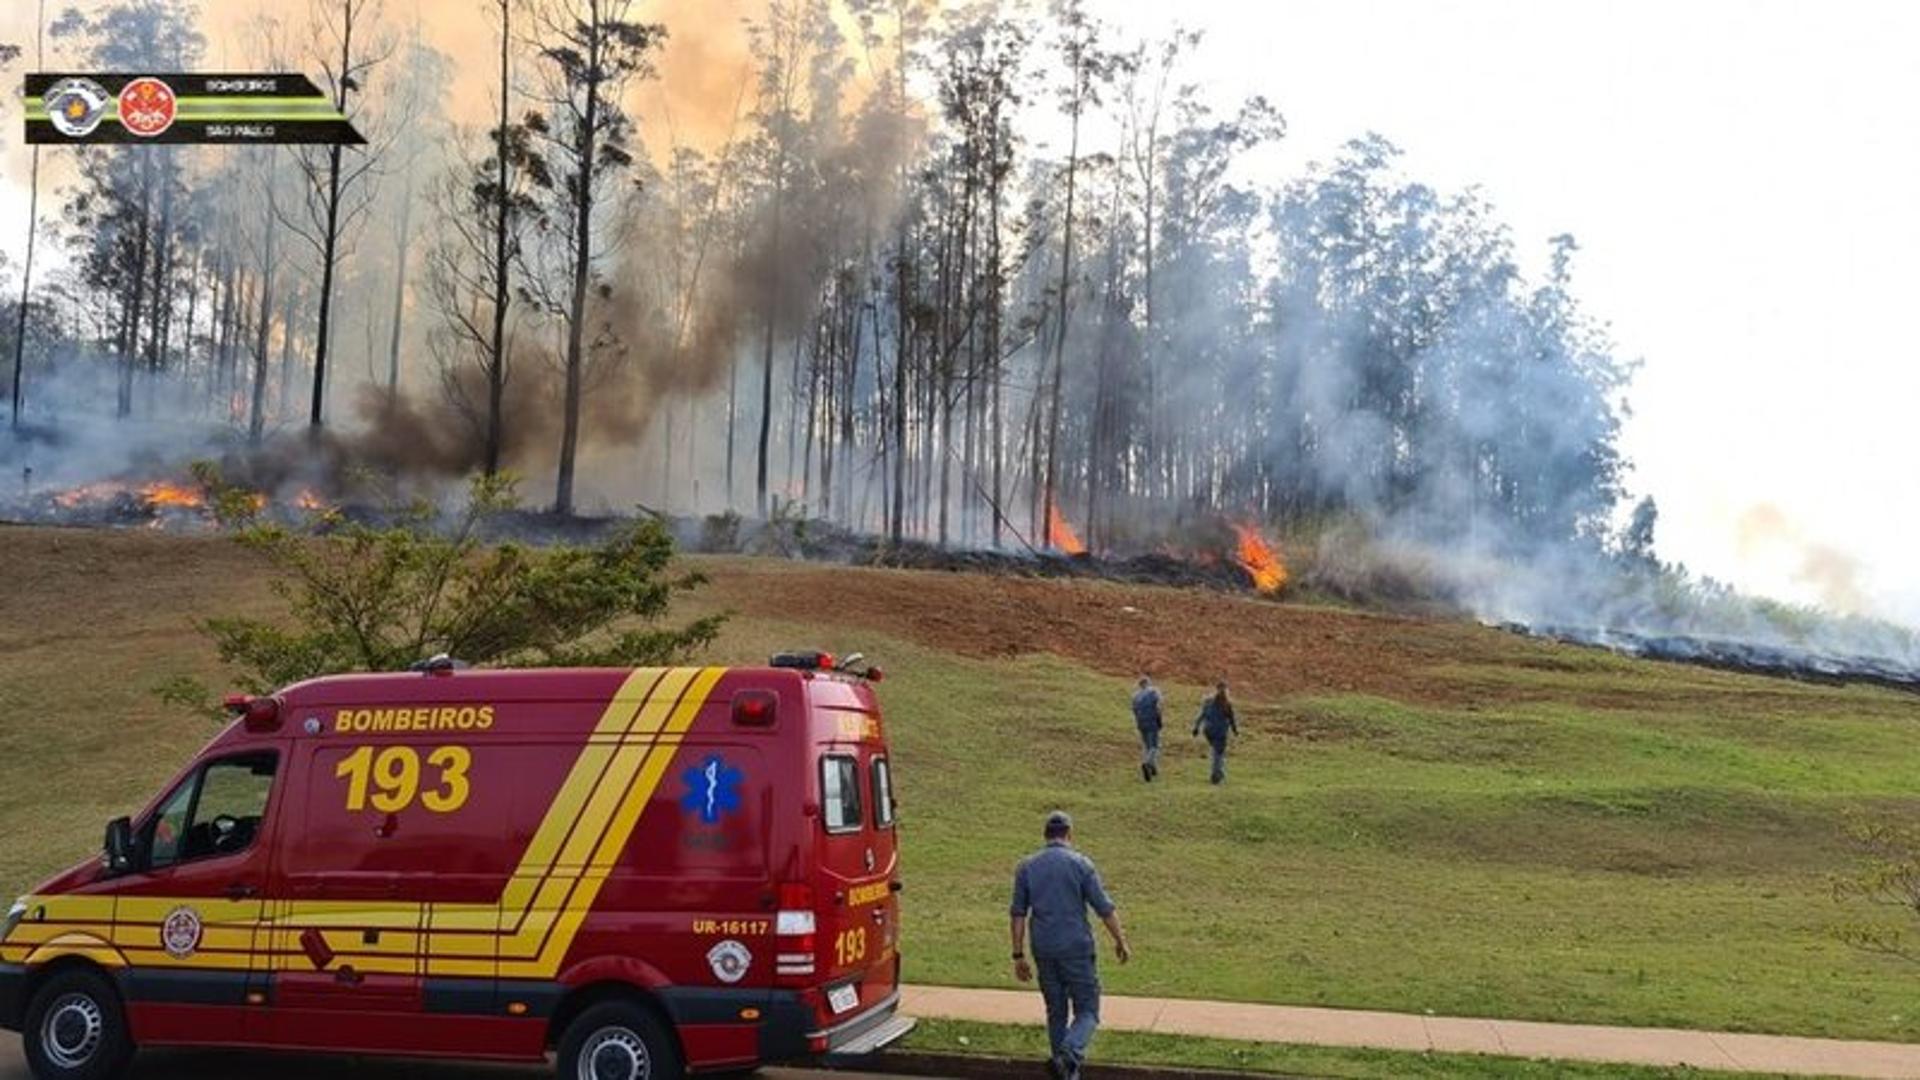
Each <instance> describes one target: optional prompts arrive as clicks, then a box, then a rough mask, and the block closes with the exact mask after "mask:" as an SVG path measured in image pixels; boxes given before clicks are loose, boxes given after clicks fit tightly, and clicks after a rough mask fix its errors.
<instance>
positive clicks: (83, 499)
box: [53, 480, 127, 510]
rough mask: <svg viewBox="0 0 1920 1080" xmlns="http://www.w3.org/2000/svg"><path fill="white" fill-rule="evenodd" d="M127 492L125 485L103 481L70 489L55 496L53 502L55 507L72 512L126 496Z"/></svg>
mask: <svg viewBox="0 0 1920 1080" xmlns="http://www.w3.org/2000/svg"><path fill="white" fill-rule="evenodd" d="M126 491H127V488H126V485H124V484H115V483H112V482H111V481H107V480H102V481H100V482H99V483H97V484H82V485H80V486H79V487H77V488H69V489H67V490H66V491H62V492H60V493H59V494H58V495H55V496H54V497H53V501H54V505H56V506H58V507H60V508H61V509H62V510H71V509H73V508H74V507H76V506H81V505H84V504H86V503H90V502H105V501H106V500H108V499H111V498H113V497H114V496H115V495H123V494H125V493H126Z"/></svg>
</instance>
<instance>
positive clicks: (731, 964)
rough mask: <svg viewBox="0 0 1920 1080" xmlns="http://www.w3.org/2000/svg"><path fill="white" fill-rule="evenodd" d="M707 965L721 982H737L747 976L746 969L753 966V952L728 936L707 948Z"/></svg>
mask: <svg viewBox="0 0 1920 1080" xmlns="http://www.w3.org/2000/svg"><path fill="white" fill-rule="evenodd" d="M707 966H708V967H710V968H712V969H713V977H714V978H716V979H719V980H720V981H721V982H723V983H737V982H739V981H740V980H741V979H744V978H746V977H747V969H748V968H750V967H752V966H753V954H752V953H750V952H748V951H747V947H746V946H745V945H742V944H740V943H739V942H737V941H735V940H733V939H732V938H728V939H727V940H725V941H723V942H721V943H720V944H718V945H715V946H714V947H713V948H711V949H708V950H707Z"/></svg>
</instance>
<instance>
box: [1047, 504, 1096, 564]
mask: <svg viewBox="0 0 1920 1080" xmlns="http://www.w3.org/2000/svg"><path fill="white" fill-rule="evenodd" d="M1047 547H1049V548H1051V549H1052V550H1054V551H1058V552H1060V553H1061V554H1063V555H1085V554H1086V553H1087V545H1086V544H1085V543H1084V542H1083V541H1082V540H1081V539H1080V534H1079V533H1077V532H1075V531H1073V526H1072V525H1069V524H1067V519H1066V517H1065V516H1064V515H1062V514H1061V513H1060V507H1059V506H1057V505H1050V506H1048V507H1047Z"/></svg>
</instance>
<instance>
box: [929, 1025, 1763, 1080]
mask: <svg viewBox="0 0 1920 1080" xmlns="http://www.w3.org/2000/svg"><path fill="white" fill-rule="evenodd" d="M901 1049H903V1050H909V1051H917V1052H923V1053H929V1054H959V1055H968V1056H977V1057H992V1058H1003V1059H1011V1060H1013V1061H1017V1062H1020V1063H1022V1065H1025V1064H1026V1063H1028V1062H1033V1061H1044V1060H1045V1059H1046V1054H1047V1035H1046V1032H1045V1031H1044V1030H1042V1029H1041V1028H1038V1027H1012V1026H1006V1025H1000V1024H972V1023H963V1022H959V1021H951V1020H923V1021H921V1023H920V1026H919V1027H918V1028H916V1029H914V1032H913V1034H912V1035H910V1036H908V1037H907V1041H906V1042H905V1043H903V1044H902V1046H901ZM1093 1060H1094V1061H1095V1063H1097V1064H1113V1065H1149V1066H1156V1065H1157V1066H1164V1067H1172V1068H1182V1069H1219V1070H1223V1071H1232V1072H1250V1073H1273V1074H1276V1075H1279V1076H1313V1077H1332V1078H1339V1080H1416V1078H1417V1080H1679V1078H1682V1077H1693V1078H1698V1077H1702V1076H1711V1075H1714V1074H1712V1073H1703V1072H1701V1071H1700V1070H1698V1069H1685V1068H1680V1069H1656V1068H1651V1067H1646V1066H1637V1065H1600V1064H1594V1063H1590V1062H1583V1061H1537V1060H1524V1059H1520V1058H1510V1057H1492V1056H1488V1055H1485V1054H1428V1053H1416V1052H1413V1051H1405V1050H1353V1049H1346V1048H1342V1047H1328V1046H1294V1045H1289V1044H1285V1043H1251V1042H1237V1041H1234V1040H1230V1039H1196V1038H1190V1037H1186V1036H1178V1035H1149V1034H1145V1033H1140V1032H1128V1031H1103V1032H1101V1033H1100V1035H1099V1036H1098V1037H1097V1038H1096V1039H1095V1041H1094V1053H1093ZM1748 1075H1753V1074H1748Z"/></svg>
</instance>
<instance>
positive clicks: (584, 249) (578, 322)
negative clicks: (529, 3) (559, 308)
mask: <svg viewBox="0 0 1920 1080" xmlns="http://www.w3.org/2000/svg"><path fill="white" fill-rule="evenodd" d="M594 19H595V25H594V26H593V27H592V28H591V30H590V31H589V39H590V44H589V55H588V56H587V71H588V72H589V75H588V80H587V87H586V90H587V104H586V111H585V113H584V114H583V115H582V116H581V118H580V130H579V132H578V135H577V145H576V146H575V148H574V152H575V154H576V155H577V157H576V160H577V161H578V162H579V167H580V172H579V176H578V179H577V182H576V183H575V184H574V188H575V190H574V198H573V221H574V230H573V295H572V297H571V298H570V300H569V301H568V304H567V377H566V408H565V414H564V417H563V421H562V427H561V431H560V469H559V475H558V476H557V477H556V479H555V482H554V495H553V510H554V513H556V514H562V515H567V514H572V513H573V472H574V456H575V454H577V453H578V452H579V449H580V390H581V385H582V380H583V375H584V370H583V369H584V366H585V363H586V357H585V356H584V355H583V353H584V350H585V345H586V340H585V335H586V326H587V282H588V279H589V278H590V277H592V274H593V167H594V158H595V155H596V153H597V151H598V149H599V145H598V138H599V134H600V83H599V79H600V74H599V73H600V64H601V57H600V51H601V34H602V32H603V31H602V29H601V27H600V26H599V25H598V19H599V9H598V7H597V6H596V7H595V8H594Z"/></svg>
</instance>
